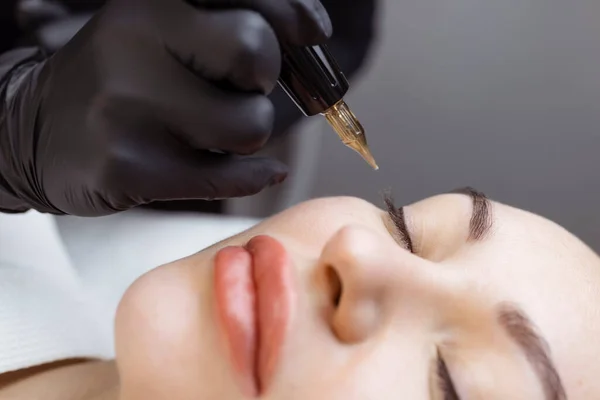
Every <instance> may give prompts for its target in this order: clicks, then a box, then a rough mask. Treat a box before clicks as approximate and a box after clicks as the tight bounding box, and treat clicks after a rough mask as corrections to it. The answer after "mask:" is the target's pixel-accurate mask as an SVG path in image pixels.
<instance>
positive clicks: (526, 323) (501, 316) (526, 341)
mask: <svg viewBox="0 0 600 400" xmlns="http://www.w3.org/2000/svg"><path fill="white" fill-rule="evenodd" d="M498 321H499V322H500V325H501V326H502V327H503V328H504V329H505V330H506V332H507V333H508V336H509V337H510V338H511V339H512V340H514V342H515V343H516V344H517V345H518V346H519V347H520V348H521V350H523V352H524V353H525V356H526V357H527V360H528V361H529V363H530V364H531V366H532V367H533V369H534V371H535V373H536V375H537V376H538V378H539V379H540V381H541V383H542V387H543V389H544V395H545V398H546V400H566V398H567V395H566V392H565V389H564V387H563V384H562V382H561V380H560V376H559V375H558V372H557V371H556V368H555V367H554V364H553V363H552V359H551V358H550V350H549V346H548V344H547V343H546V341H545V340H544V339H542V337H541V336H540V335H538V334H537V333H536V330H535V329H534V327H533V324H532V323H531V320H530V319H529V318H528V317H527V316H526V315H525V314H524V313H523V312H521V311H520V310H518V309H517V308H515V307H514V306H512V305H508V304H503V305H501V306H500V307H499V309H498Z"/></svg>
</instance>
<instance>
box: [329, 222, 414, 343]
mask: <svg viewBox="0 0 600 400" xmlns="http://www.w3.org/2000/svg"><path fill="white" fill-rule="evenodd" d="M419 260H420V259H419V258H418V257H416V256H414V255H413V254H411V253H410V252H408V251H407V250H404V249H403V248H401V247H400V246H399V245H398V244H397V243H396V242H394V241H393V239H391V237H386V236H384V235H383V234H382V233H379V232H375V231H372V230H371V229H369V228H366V227H361V226H349V227H344V228H342V229H341V230H339V231H338V232H337V233H336V234H335V235H334V236H333V237H332V238H331V239H330V240H329V242H328V243H327V244H326V246H325V248H324V249H323V252H322V254H321V257H320V259H319V271H320V272H321V273H323V275H324V276H325V278H326V279H325V280H326V281H327V282H328V285H329V288H328V290H329V291H330V293H331V299H332V302H333V305H334V307H335V311H334V312H333V315H332V320H331V325H332V329H333V331H334V332H335V334H336V335H337V337H338V338H339V339H340V340H341V341H343V342H346V343H357V342H362V341H365V340H367V339H368V338H369V337H370V336H371V335H372V334H374V333H375V332H377V331H378V330H379V328H381V327H383V326H385V324H386V319H387V318H388V317H390V316H391V315H392V314H393V312H394V308H395V307H397V302H398V300H399V299H398V296H399V295H400V294H401V288H400V287H399V286H401V285H402V286H404V285H406V284H407V282H406V281H407V280H413V281H415V280H416V279H415V277H414V275H415V273H414V272H415V271H416V270H418V269H419V266H418V265H417V264H418V263H419ZM411 276H412V277H411Z"/></svg>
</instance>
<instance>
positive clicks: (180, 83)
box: [0, 0, 331, 216]
mask: <svg viewBox="0 0 600 400" xmlns="http://www.w3.org/2000/svg"><path fill="white" fill-rule="evenodd" d="M225 6H226V8H223V7H225ZM330 33H331V23H330V20H329V17H328V16H327V13H326V11H325V10H324V8H323V7H322V5H321V3H320V2H319V1H318V0H227V1H225V0H194V1H192V0H188V1H184V0H112V1H109V2H108V3H107V4H106V6H105V7H104V8H103V9H102V10H100V11H99V12H98V13H97V14H96V15H95V16H94V18H93V19H92V20H91V21H90V22H89V23H88V24H87V25H86V26H85V27H84V28H83V29H82V30H81V31H80V32H79V33H78V34H77V35H76V36H75V37H74V39H73V40H71V41H70V42H69V43H68V44H67V45H66V46H65V47H63V48H62V49H61V50H60V51H58V52H57V53H56V54H54V55H53V56H52V57H51V58H50V59H48V60H45V61H42V62H40V63H33V62H25V61H26V59H25V58H23V62H21V63H17V64H15V65H13V67H14V68H11V72H9V73H5V79H4V82H0V100H2V101H1V102H0V208H3V209H4V210H9V211H10V210H13V211H22V210H24V209H26V208H29V207H31V208H34V209H37V210H39V211H42V212H50V213H58V214H60V213H68V214H75V215H82V216H95V215H105V214H110V213H113V212H116V211H120V210H126V209H129V208H131V207H134V206H137V205H140V204H144V203H149V202H152V201H156V200H174V199H217V198H228V197H239V196H246V195H251V194H254V193H257V192H259V191H260V190H262V189H263V188H265V187H266V186H268V185H271V184H274V183H278V182H280V181H282V180H283V179H284V178H285V176H286V168H285V166H283V165H282V164H281V163H279V162H277V161H275V160H270V159H265V158H256V157H249V156H247V155H248V154H252V153H254V152H256V151H257V150H259V149H260V148H261V147H262V146H263V145H264V144H265V143H266V141H267V140H268V138H269V135H270V132H271V128H272V124H273V105H272V104H271V102H270V101H269V100H268V98H267V97H266V96H267V95H268V94H269V93H270V92H271V90H272V89H273V88H274V86H275V84H276V80H277V78H278V75H279V70H280V62H281V60H280V49H279V44H278V39H279V40H281V41H286V42H288V43H291V44H295V45H311V44H317V43H320V42H322V41H324V40H325V39H326V38H327V37H328V36H329V35H330ZM5 57H6V56H5ZM9 58H10V57H9ZM28 60H29V61H31V60H32V58H31V57H30V58H29V59H28ZM1 72H2V65H0V74H1ZM0 77H1V75H0ZM209 150H219V151H221V152H225V153H228V154H218V153H215V152H212V151H209ZM3 199H4V200H3Z"/></svg>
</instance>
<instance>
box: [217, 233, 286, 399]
mask: <svg viewBox="0 0 600 400" xmlns="http://www.w3.org/2000/svg"><path fill="white" fill-rule="evenodd" d="M214 267H215V274H214V288H215V297H216V314H217V319H218V325H219V327H220V329H221V333H222V337H223V338H224V340H223V341H224V344H225V348H226V349H227V353H228V356H229V360H230V363H231V365H232V367H233V370H234V373H235V376H236V380H237V382H238V385H239V386H240V389H241V391H242V393H243V394H244V395H246V396H249V397H259V396H261V395H263V394H265V393H266V392H267V391H268V389H269V386H270V385H271V382H272V380H273V376H274V374H275V372H276V368H277V365H278V362H279V359H280V358H281V357H280V355H281V349H282V347H283V345H284V343H285V339H286V334H287V331H288V328H289V325H290V321H291V319H292V313H293V310H294V301H295V297H296V296H295V291H294V287H295V286H294V284H293V283H294V282H293V274H292V268H291V262H290V259H289V256H288V253H287V251H286V250H285V248H284V247H283V245H282V244H281V243H280V242H279V241H278V240H276V239H274V238H272V237H270V236H266V235H260V236H256V237H254V238H252V239H251V240H250V241H249V242H248V244H247V245H246V246H243V247H242V246H230V247H226V248H223V249H221V250H219V251H218V252H217V254H216V256H215V264H214Z"/></svg>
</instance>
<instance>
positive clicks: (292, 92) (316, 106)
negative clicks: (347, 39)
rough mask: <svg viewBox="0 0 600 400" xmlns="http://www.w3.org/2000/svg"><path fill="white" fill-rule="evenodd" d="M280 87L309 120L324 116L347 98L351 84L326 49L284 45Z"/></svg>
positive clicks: (323, 46) (320, 46) (323, 47)
mask: <svg viewBox="0 0 600 400" xmlns="http://www.w3.org/2000/svg"><path fill="white" fill-rule="evenodd" d="M282 47H283V48H282V65H281V74H280V76H279V80H278V83H279V85H280V86H281V87H282V88H283V90H285V92H286V93H287V94H288V96H289V97H290V98H291V99H292V100H293V101H294V103H296V105H297V106H298V108H300V110H301V111H302V112H303V113H304V115H306V116H312V115H316V114H321V113H323V112H325V111H326V110H327V109H329V108H331V107H332V106H334V105H335V104H336V103H337V102H339V101H340V100H342V99H343V98H344V95H345V94H346V92H348V88H349V86H350V85H349V83H348V80H347V79H346V77H345V76H344V73H343V72H342V70H341V69H340V67H339V65H338V63H337V61H336V60H335V59H334V58H333V56H332V55H331V53H330V52H329V49H328V48H327V46H326V45H319V46H310V47H294V46H286V45H282Z"/></svg>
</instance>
